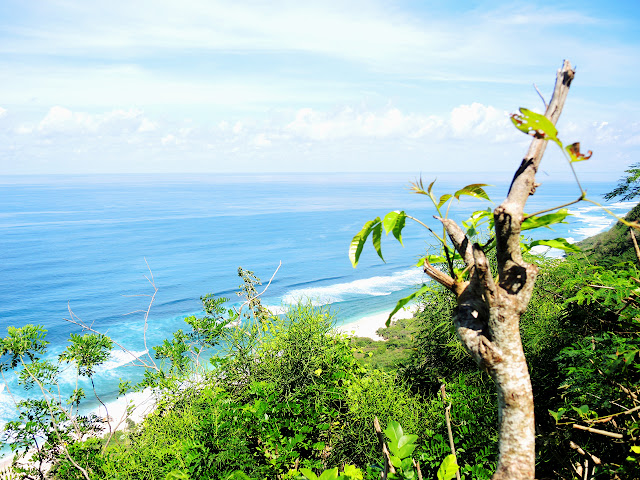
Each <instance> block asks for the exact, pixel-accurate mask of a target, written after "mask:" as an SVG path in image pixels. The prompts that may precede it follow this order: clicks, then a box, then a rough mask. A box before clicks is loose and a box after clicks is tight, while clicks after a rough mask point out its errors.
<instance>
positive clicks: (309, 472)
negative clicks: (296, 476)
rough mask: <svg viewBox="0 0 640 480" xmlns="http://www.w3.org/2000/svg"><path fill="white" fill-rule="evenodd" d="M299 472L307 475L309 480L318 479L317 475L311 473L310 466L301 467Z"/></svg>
mask: <svg viewBox="0 0 640 480" xmlns="http://www.w3.org/2000/svg"><path fill="white" fill-rule="evenodd" d="M300 473H301V474H302V475H304V476H305V477H307V478H308V479H309V480H318V476H317V475H316V474H315V473H313V471H311V469H310V468H301V469H300Z"/></svg>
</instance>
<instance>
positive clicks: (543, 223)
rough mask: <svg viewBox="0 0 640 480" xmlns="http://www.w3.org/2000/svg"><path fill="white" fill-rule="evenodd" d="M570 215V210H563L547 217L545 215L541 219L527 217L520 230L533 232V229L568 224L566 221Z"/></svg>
mask: <svg viewBox="0 0 640 480" xmlns="http://www.w3.org/2000/svg"><path fill="white" fill-rule="evenodd" d="M568 215H569V210H567V209H566V208H563V209H562V210H558V211H557V212H555V213H549V214H547V215H543V216H541V217H535V216H531V217H527V218H525V219H524V221H523V222H522V224H521V225H520V230H521V231H523V232H524V231H525V230H531V229H533V228H539V227H547V226H549V225H553V224H555V223H566V222H564V219H565V218H567V216H568Z"/></svg>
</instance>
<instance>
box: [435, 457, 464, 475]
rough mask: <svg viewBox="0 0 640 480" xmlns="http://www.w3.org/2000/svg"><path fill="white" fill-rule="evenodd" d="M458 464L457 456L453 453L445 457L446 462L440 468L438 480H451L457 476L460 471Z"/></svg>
mask: <svg viewBox="0 0 640 480" xmlns="http://www.w3.org/2000/svg"><path fill="white" fill-rule="evenodd" d="M458 468H460V467H458V462H456V456H455V455H454V454H453V453H452V454H450V455H447V456H446V457H444V460H443V461H442V463H441V464H440V468H438V480H451V479H452V478H453V477H455V476H456V472H457V471H458Z"/></svg>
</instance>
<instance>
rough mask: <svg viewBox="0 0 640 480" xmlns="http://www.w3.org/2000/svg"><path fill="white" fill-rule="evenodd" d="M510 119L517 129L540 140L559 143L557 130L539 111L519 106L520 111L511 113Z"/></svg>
mask: <svg viewBox="0 0 640 480" xmlns="http://www.w3.org/2000/svg"><path fill="white" fill-rule="evenodd" d="M511 121H512V122H513V124H514V125H515V126H516V128H517V129H518V130H520V131H521V132H524V133H526V134H527V135H531V136H533V137H535V138H539V139H542V140H553V141H554V142H556V143H557V144H559V145H560V140H558V130H557V129H556V127H555V125H554V124H553V123H551V120H549V119H548V118H547V117H545V116H544V115H542V114H540V113H536V112H532V111H531V110H529V109H527V108H521V109H520V113H519V114H518V113H513V114H511Z"/></svg>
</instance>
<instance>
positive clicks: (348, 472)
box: [344, 464, 363, 480]
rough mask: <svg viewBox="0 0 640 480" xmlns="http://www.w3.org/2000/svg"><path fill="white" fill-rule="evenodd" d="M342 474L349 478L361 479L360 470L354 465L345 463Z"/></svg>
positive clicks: (353, 479) (352, 479)
mask: <svg viewBox="0 0 640 480" xmlns="http://www.w3.org/2000/svg"><path fill="white" fill-rule="evenodd" d="M344 474H345V476H347V477H349V478H350V479H351V480H362V478H363V473H362V470H360V469H359V468H358V467H356V466H355V465H349V464H347V465H345V466H344Z"/></svg>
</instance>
